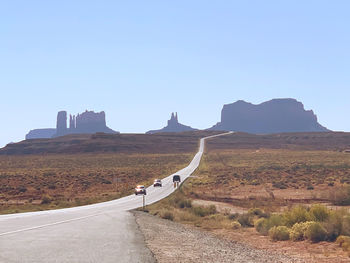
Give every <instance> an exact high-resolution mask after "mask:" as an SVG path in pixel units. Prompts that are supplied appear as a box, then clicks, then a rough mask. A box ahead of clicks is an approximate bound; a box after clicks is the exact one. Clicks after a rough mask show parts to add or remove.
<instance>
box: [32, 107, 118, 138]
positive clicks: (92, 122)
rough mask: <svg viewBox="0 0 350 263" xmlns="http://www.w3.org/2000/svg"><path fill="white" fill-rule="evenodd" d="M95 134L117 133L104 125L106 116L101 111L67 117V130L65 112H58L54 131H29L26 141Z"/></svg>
mask: <svg viewBox="0 0 350 263" xmlns="http://www.w3.org/2000/svg"><path fill="white" fill-rule="evenodd" d="M97 132H103V133H117V132H116V131H113V130H112V129H110V128H108V127H107V125H106V114H105V113H104V112H103V111H102V112H100V113H95V112H93V111H85V112H84V113H82V114H78V115H77V116H74V115H73V116H72V115H70V116H69V128H67V112H66V111H60V112H58V114H57V123H56V129H53V128H52V129H36V130H31V131H30V132H29V133H28V134H27V135H26V139H47V138H52V137H59V136H64V135H67V134H77V133H81V134H92V133H97Z"/></svg>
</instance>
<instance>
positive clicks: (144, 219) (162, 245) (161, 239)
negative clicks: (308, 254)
mask: <svg viewBox="0 0 350 263" xmlns="http://www.w3.org/2000/svg"><path fill="white" fill-rule="evenodd" d="M134 215H135V218H136V222H137V224H138V225H139V227H140V230H141V231H142V233H143V235H144V237H145V242H146V244H147V246H148V248H149V249H150V250H151V251H152V253H153V254H154V256H155V258H156V260H157V262H159V263H163V262H167V263H169V262H183V263H185V262H186V263H187V262H208V263H209V262H213V263H214V262H215V263H216V262H218V263H219V262H236V263H238V262H284V263H288V262H302V261H300V260H298V259H293V258H291V257H289V256H287V255H283V254H278V253H271V251H265V250H259V249H256V248H253V247H250V246H248V245H245V244H241V243H238V242H230V241H228V240H224V239H221V238H219V237H217V236H215V235H213V234H211V233H208V232H205V231H200V230H198V229H195V228H194V227H191V226H187V225H182V224H179V223H175V222H172V221H169V220H164V219H161V218H159V217H156V216H152V215H149V214H147V213H143V212H138V211H135V212H134Z"/></svg>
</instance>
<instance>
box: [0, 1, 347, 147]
mask: <svg viewBox="0 0 350 263" xmlns="http://www.w3.org/2000/svg"><path fill="white" fill-rule="evenodd" d="M348 10H350V2H349V1H345V0H344V1H336V3H334V2H331V1H322V0H321V1H320V0H317V1H316V0H310V1H302V0H297V1H277V0H275V1H258V0H256V1H249V2H247V1H229V0H227V1H199V0H198V1H196V0H194V1H132V2H128V1H103V0H102V1H82V0H77V1H66V0H63V1H24V0H22V1H21V0H19V1H4V3H2V5H1V11H0V24H1V27H0V58H1V59H0V72H1V73H0V95H1V96H0V98H1V103H0V120H1V126H0V127H1V130H0V146H4V145H5V144H7V143H9V142H12V141H14V142H15V141H19V140H23V139H24V136H25V134H26V133H28V131H29V130H32V129H36V128H50V127H52V128H53V127H55V126H56V116H57V112H59V111H62V110H66V111H67V112H69V113H71V114H78V113H81V112H84V111H85V110H94V111H95V112H101V111H105V112H106V114H107V116H108V117H107V123H106V125H107V126H108V127H110V128H111V129H113V130H115V131H120V132H122V133H124V132H132V133H139V132H140V133H141V132H142V133H143V132H146V131H149V130H152V129H158V128H162V127H164V125H165V124H166V120H168V119H169V114H170V113H171V112H178V114H179V116H180V117H181V119H180V122H181V123H183V124H185V125H189V126H191V127H194V128H198V129H204V128H208V127H211V126H212V125H214V124H215V123H217V122H218V121H220V119H221V109H222V106H223V105H224V104H230V103H233V102H235V101H237V100H245V101H248V102H251V103H253V104H260V103H262V102H264V101H268V100H270V99H273V98H295V99H297V100H298V101H301V102H302V103H303V104H304V106H305V109H306V110H311V109H312V110H313V111H314V113H315V114H317V118H318V122H319V123H320V124H322V125H323V126H325V127H327V128H328V129H330V130H335V131H337V130H340V131H350V121H349V118H348V116H347V115H348V113H349V112H350V103H349V98H350V89H349V84H350V74H349V72H350V49H349V46H350V27H349V24H350V16H349V14H348Z"/></svg>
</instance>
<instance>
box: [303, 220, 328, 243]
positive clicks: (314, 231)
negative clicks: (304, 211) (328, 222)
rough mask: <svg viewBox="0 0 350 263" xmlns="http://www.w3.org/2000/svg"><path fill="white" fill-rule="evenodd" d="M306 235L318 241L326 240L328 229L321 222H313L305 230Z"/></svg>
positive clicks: (312, 240) (315, 241)
mask: <svg viewBox="0 0 350 263" xmlns="http://www.w3.org/2000/svg"><path fill="white" fill-rule="evenodd" d="M305 237H306V238H307V239H309V240H310V241H311V242H314V243H317V242H320V241H324V240H326V237H327V231H326V229H325V228H324V227H323V226H322V225H321V224H320V223H319V222H312V223H310V225H309V226H308V228H307V229H306V231H305Z"/></svg>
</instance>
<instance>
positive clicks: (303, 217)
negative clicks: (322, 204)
mask: <svg viewBox="0 0 350 263" xmlns="http://www.w3.org/2000/svg"><path fill="white" fill-rule="evenodd" d="M284 219H285V224H286V225H287V226H289V227H291V226H293V225H294V224H295V223H301V222H306V221H311V218H310V214H309V212H308V210H307V208H306V207H304V206H301V205H298V206H295V207H293V208H292V209H291V210H290V211H287V212H286V213H285V214H284Z"/></svg>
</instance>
